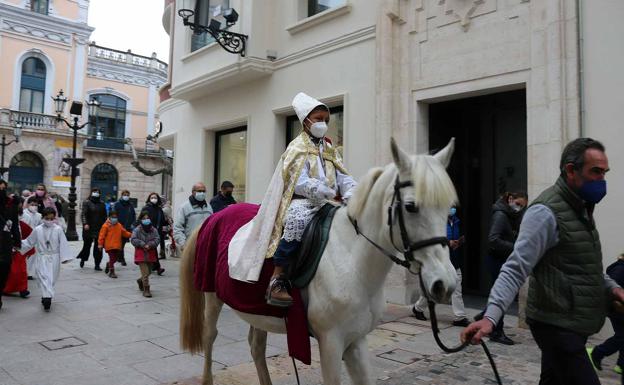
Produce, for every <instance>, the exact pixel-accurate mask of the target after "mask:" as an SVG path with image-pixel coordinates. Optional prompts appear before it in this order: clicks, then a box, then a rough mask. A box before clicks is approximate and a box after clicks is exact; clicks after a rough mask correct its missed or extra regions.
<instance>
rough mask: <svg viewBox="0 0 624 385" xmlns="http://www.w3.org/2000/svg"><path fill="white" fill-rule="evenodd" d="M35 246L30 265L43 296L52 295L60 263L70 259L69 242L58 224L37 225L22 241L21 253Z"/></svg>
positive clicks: (49, 296) (50, 296) (48, 296)
mask: <svg viewBox="0 0 624 385" xmlns="http://www.w3.org/2000/svg"><path fill="white" fill-rule="evenodd" d="M33 247H34V248H35V254H34V255H33V256H32V257H30V259H33V262H32V267H33V270H34V276H35V277H36V278H37V282H38V284H39V287H40V288H41V296H42V297H43V298H53V297H54V284H55V283H56V280H57V279H58V276H59V273H60V271H61V263H63V262H65V261H68V260H70V259H72V257H71V251H70V249H69V243H68V242H67V238H66V237H65V234H64V233H63V229H61V227H60V226H59V225H56V224H54V225H52V226H50V227H47V226H45V225H39V226H37V227H36V228H35V229H34V230H33V232H32V233H31V234H30V235H29V236H28V238H26V239H25V240H23V241H22V248H21V253H22V254H24V253H26V252H28V251H29V250H30V249H32V248H33Z"/></svg>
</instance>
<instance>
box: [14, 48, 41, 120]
mask: <svg viewBox="0 0 624 385" xmlns="http://www.w3.org/2000/svg"><path fill="white" fill-rule="evenodd" d="M45 83H46V65H45V64H44V63H43V61H42V60H41V59H38V58H36V57H29V58H28V59H26V60H24V63H22V80H21V86H20V104H19V109H20V111H26V112H36V113H39V114H43V105H44V95H45Z"/></svg>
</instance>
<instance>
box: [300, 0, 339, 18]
mask: <svg viewBox="0 0 624 385" xmlns="http://www.w3.org/2000/svg"><path fill="white" fill-rule="evenodd" d="M344 4H345V0H308V17H310V16H314V15H316V14H317V13H321V12H323V11H327V10H328V9H330V8H335V7H338V6H340V5H344Z"/></svg>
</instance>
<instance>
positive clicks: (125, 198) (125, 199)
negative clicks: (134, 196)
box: [121, 195, 130, 202]
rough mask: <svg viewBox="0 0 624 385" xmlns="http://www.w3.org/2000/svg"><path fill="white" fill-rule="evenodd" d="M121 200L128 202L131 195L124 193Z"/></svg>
mask: <svg viewBox="0 0 624 385" xmlns="http://www.w3.org/2000/svg"><path fill="white" fill-rule="evenodd" d="M121 200H123V201H126V202H127V201H129V200H130V197H129V196H128V195H122V196H121Z"/></svg>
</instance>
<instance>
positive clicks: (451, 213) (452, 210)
mask: <svg viewBox="0 0 624 385" xmlns="http://www.w3.org/2000/svg"><path fill="white" fill-rule="evenodd" d="M455 214H457V209H456V208H455V207H451V209H450V210H449V215H450V216H452V217H454V216H455Z"/></svg>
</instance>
